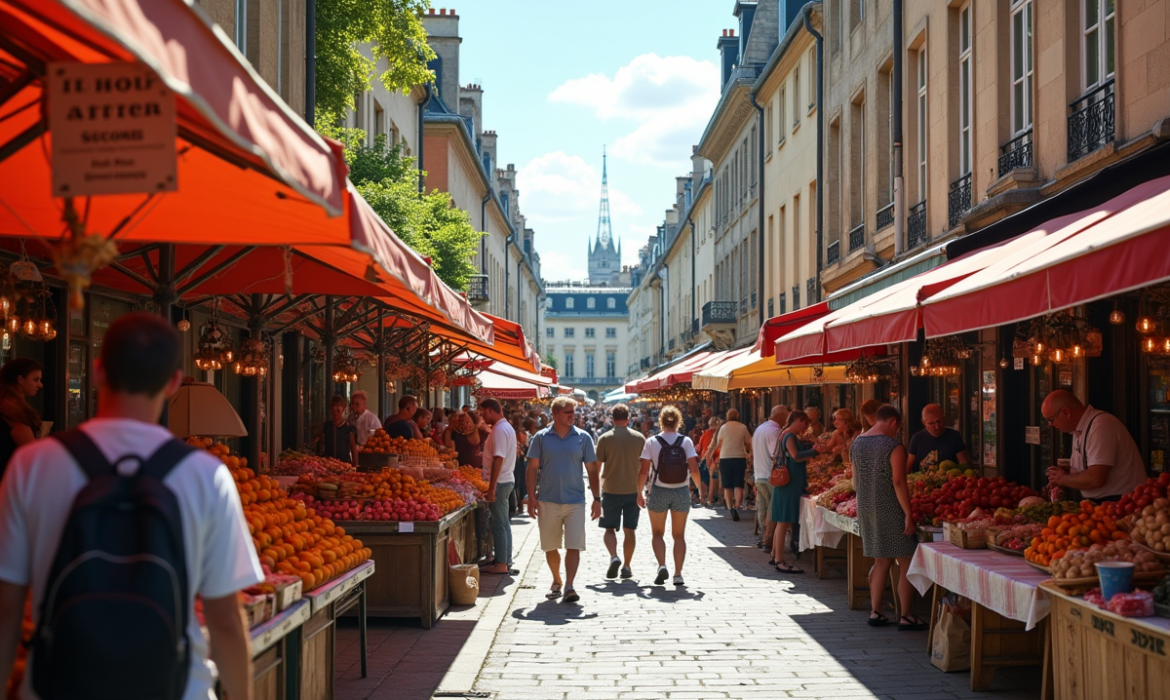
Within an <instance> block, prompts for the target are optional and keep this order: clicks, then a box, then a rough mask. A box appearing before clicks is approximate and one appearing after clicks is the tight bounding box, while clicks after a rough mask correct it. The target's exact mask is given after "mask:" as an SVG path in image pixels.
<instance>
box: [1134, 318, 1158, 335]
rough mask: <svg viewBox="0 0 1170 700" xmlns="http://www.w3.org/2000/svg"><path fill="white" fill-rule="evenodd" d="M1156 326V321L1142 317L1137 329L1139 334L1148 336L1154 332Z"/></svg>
mask: <svg viewBox="0 0 1170 700" xmlns="http://www.w3.org/2000/svg"><path fill="white" fill-rule="evenodd" d="M1154 326H1155V323H1154V319H1152V318H1150V317H1149V316H1142V317H1141V318H1139V319H1138V321H1137V324H1136V326H1135V327H1136V328H1137V332H1138V333H1141V334H1142V335H1146V334H1149V333H1153V332H1154Z"/></svg>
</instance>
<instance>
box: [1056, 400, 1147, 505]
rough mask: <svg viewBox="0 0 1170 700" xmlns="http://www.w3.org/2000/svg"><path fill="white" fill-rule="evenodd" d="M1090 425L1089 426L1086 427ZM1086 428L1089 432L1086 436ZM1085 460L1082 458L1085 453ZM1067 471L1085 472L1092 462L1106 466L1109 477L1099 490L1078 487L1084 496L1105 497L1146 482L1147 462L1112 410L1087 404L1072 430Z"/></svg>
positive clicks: (1124, 491)
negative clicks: (1071, 447) (1110, 411)
mask: <svg viewBox="0 0 1170 700" xmlns="http://www.w3.org/2000/svg"><path fill="white" fill-rule="evenodd" d="M1090 425H1091V426H1092V428H1090V427H1089V426H1090ZM1085 431H1088V434H1087V435H1086V433H1085ZM1086 454H1087V455H1088V459H1087V460H1086V459H1085V455H1086ZM1071 462H1072V465H1071V469H1070V471H1071V472H1072V473H1073V474H1077V473H1079V472H1083V471H1085V469H1087V468H1088V467H1091V466H1093V465H1094V464H1104V465H1108V466H1109V476H1108V477H1107V478H1106V479H1105V484H1104V485H1103V486H1102V487H1101V488H1099V489H1081V494H1082V495H1083V496H1085V498H1104V497H1106V496H1117V495H1120V494H1125V493H1129V492H1130V491H1133V490H1134V489H1136V488H1137V487H1138V486H1141V485H1142V484H1143V483H1145V481H1146V465H1145V463H1144V462H1142V453H1141V451H1140V450H1138V446H1137V443H1135V442H1134V441H1133V436H1132V435H1130V434H1129V431H1128V430H1126V428H1125V425H1124V424H1123V423H1122V422H1121V421H1120V420H1118V419H1117V416H1114V415H1113V414H1111V413H1106V412H1105V411H1098V410H1097V409H1095V408H1093V407H1092V406H1089V407H1088V409H1087V410H1086V411H1085V413H1084V415H1082V416H1081V420H1080V422H1078V423H1077V429H1076V431H1075V432H1073V453H1072V460H1071Z"/></svg>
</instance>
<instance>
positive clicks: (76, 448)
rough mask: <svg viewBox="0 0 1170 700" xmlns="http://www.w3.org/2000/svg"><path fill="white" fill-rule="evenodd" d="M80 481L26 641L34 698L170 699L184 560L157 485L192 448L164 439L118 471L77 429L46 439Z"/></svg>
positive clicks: (184, 605) (182, 631)
mask: <svg viewBox="0 0 1170 700" xmlns="http://www.w3.org/2000/svg"><path fill="white" fill-rule="evenodd" d="M53 437H54V438H56V439H57V440H58V441H60V442H61V444H62V445H64V446H65V449H67V450H68V451H69V453H70V454H71V455H72V456H73V458H74V459H75V460H76V461H77V464H78V466H79V467H80V468H81V470H82V471H83V472H85V474H86V476H88V477H89V482H88V483H87V484H86V485H85V487H84V488H82V489H81V492H80V493H78V494H77V498H76V499H74V501H73V508H72V510H70V512H69V518H68V520H67V521H66V522H65V529H64V530H63V531H62V533H61V542H60V544H59V545H58V547H57V555H56V557H55V558H54V559H53V566H52V568H51V569H50V571H49V578H48V580H47V582H46V589H45V592H44V599H43V601H42V603H41V612H40V621H39V624H38V627H37V631H36V634H35V635H34V636H33V639H32V656H31V664H32V687H33V689H34V690H35V691H36V693H37V695H39V696H40V697H41V698H42V700H58V699H62V698H70V699H74V698H83V699H87V700H89V699H92V700H107V699H108V700H137V699H139V698H142V699H146V698H151V699H152V700H166V699H170V698H173V699H175V700H178V699H179V698H181V697H182V696H183V692H184V690H186V687H187V676H188V672H189V665H190V658H191V652H190V644H189V640H188V639H187V624H188V622H189V619H188V606H189V605H190V601H189V598H188V595H189V585H188V582H187V558H186V552H185V547H184V544H183V523H182V520H181V518H180V513H179V502H178V499H177V498H175V494H174V493H173V492H172V491H171V490H170V489H169V488H167V487H166V486H165V485H164V484H163V479H164V478H166V476H167V474H169V473H170V471H171V470H172V469H174V468H175V466H176V465H178V464H179V462H181V461H182V460H183V458H185V457H186V456H187V455H189V454H190V453H191V452H193V451H194V450H195V448H193V447H191V446H190V445H187V444H185V443H183V442H181V441H179V440H174V439H172V440H169V441H167V442H166V443H164V444H163V446H162V447H160V448H159V449H158V451H157V452H155V453H154V455H152V456H151V457H150V458H149V459H147V460H145V461H143V460H142V459H141V458H140V457H136V456H130V457H124V458H122V459H121V460H119V462H121V461H126V460H137V461H138V462H139V469H138V471H137V472H136V473H135V474H133V475H130V476H122V475H120V474H118V472H117V470H116V467H115V465H114V464H111V463H110V462H109V460H107V459H106V458H105V455H103V454H102V452H101V450H99V449H98V447H97V445H95V444H94V443H93V440H91V439H90V438H89V436H88V435H86V434H85V433H83V432H82V431H81V430H71V431H68V432H65V433H60V434H57V435H54V436H53Z"/></svg>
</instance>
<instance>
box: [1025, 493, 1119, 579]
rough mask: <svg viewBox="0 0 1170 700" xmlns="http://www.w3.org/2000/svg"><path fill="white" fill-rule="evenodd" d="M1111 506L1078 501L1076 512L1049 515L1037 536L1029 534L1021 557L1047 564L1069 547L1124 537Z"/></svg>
mask: <svg viewBox="0 0 1170 700" xmlns="http://www.w3.org/2000/svg"><path fill="white" fill-rule="evenodd" d="M1115 509H1116V504H1114V503H1103V504H1101V505H1099V506H1095V505H1093V504H1092V503H1091V502H1090V501H1082V502H1081V510H1080V512H1076V513H1066V514H1065V515H1054V516H1052V517H1051V518H1049V519H1048V523H1047V527H1045V528H1044V529H1043V530H1042V531H1041V532H1040V536H1039V537H1034V538H1032V545H1031V546H1030V547H1028V548H1027V549H1025V550H1024V558H1025V559H1027V560H1028V561H1030V562H1034V563H1036V564H1040V565H1042V566H1049V565H1051V563H1052V562H1054V561H1056V560H1057V559H1060V558H1061V557H1063V556H1064V555H1065V554H1067V553H1068V552H1069V551H1070V550H1074V549H1087V548H1089V547H1090V546H1091V545H1094V544H1106V543H1108V542H1112V541H1115V540H1124V539H1126V538H1128V537H1129V535H1127V534H1126V533H1125V531H1124V530H1122V529H1121V528H1120V527H1118V525H1117V522H1116V520H1115V516H1116V510H1115Z"/></svg>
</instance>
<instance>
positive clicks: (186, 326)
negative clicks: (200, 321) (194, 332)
mask: <svg viewBox="0 0 1170 700" xmlns="http://www.w3.org/2000/svg"><path fill="white" fill-rule="evenodd" d="M178 328H179V332H180V333H186V332H187V331H189V330H191V322H190V321H188V320H187V319H183V320H181V321H179V323H178Z"/></svg>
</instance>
